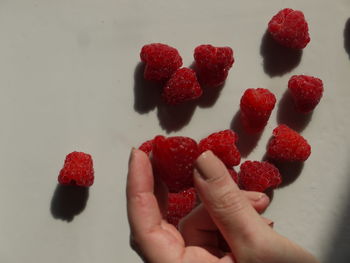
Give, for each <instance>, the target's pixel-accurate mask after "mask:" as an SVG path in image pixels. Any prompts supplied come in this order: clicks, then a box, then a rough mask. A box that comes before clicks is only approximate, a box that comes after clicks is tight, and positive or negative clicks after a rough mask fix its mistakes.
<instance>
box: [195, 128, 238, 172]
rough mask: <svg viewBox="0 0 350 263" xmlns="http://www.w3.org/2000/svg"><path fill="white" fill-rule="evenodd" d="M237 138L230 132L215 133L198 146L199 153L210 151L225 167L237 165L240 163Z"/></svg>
mask: <svg viewBox="0 0 350 263" xmlns="http://www.w3.org/2000/svg"><path fill="white" fill-rule="evenodd" d="M237 140H238V136H237V135H236V134H235V133H234V132H233V131H232V130H224V131H220V132H215V133H213V134H211V135H209V136H208V137H207V138H204V139H203V140H201V141H200V142H199V144H198V147H199V151H200V152H201V153H202V152H205V151H207V150H211V151H212V152H213V153H214V154H215V155H216V156H217V157H218V158H219V159H220V160H221V161H222V162H223V163H224V164H225V165H226V166H227V167H232V166H235V165H238V164H239V163H240V161H241V154H240V153H239V151H238V149H237V146H236V142H237Z"/></svg>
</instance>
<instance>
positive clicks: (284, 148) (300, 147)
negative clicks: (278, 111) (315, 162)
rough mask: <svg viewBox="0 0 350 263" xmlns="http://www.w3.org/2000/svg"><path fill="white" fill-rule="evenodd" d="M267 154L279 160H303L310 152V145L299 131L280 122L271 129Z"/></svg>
mask: <svg viewBox="0 0 350 263" xmlns="http://www.w3.org/2000/svg"><path fill="white" fill-rule="evenodd" d="M267 154H268V156H269V157H270V158H272V159H275V160H279V161H291V162H293V161H305V160H307V158H309V156H310V154H311V146H310V145H309V143H308V142H307V141H306V140H305V139H304V138H303V137H302V136H301V135H300V134H299V133H297V132H296V131H294V130H292V129H291V128H289V127H288V126H287V125H284V124H282V125H279V126H278V127H277V128H275V129H274V130H273V137H272V138H271V140H270V142H269V144H268V148H267Z"/></svg>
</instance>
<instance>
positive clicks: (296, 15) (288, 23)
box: [268, 8, 310, 49]
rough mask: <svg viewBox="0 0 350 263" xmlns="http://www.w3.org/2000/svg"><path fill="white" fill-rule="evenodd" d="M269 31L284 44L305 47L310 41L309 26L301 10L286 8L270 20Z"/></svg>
mask: <svg viewBox="0 0 350 263" xmlns="http://www.w3.org/2000/svg"><path fill="white" fill-rule="evenodd" d="M268 31H269V32H270V34H271V35H272V37H273V38H274V39H275V40H276V41H277V42H278V43H280V44H281V45H282V46H285V47H288V48H294V49H303V48H305V47H306V45H307V44H308V43H309V42H310V36H309V28H308V24H307V22H306V20H305V17H304V14H303V13H302V12H301V11H298V10H293V9H290V8H285V9H283V10H281V11H279V12H278V13H277V14H276V15H275V16H274V17H272V19H271V20H270V22H269V25H268Z"/></svg>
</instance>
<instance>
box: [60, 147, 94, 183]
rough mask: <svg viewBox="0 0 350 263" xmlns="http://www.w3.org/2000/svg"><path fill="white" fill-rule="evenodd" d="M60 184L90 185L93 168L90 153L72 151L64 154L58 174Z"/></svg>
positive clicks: (92, 178) (92, 177)
mask: <svg viewBox="0 0 350 263" xmlns="http://www.w3.org/2000/svg"><path fill="white" fill-rule="evenodd" d="M58 182H59V183H60V184H62V185H77V186H85V187H88V186H91V185H92V184H93V183H94V168H93V162H92V158H91V155H90V154H87V153H83V152H72V153H70V154H68V155H67V156H66V160H65V161H64V166H63V168H62V169H61V171H60V174H59V176H58Z"/></svg>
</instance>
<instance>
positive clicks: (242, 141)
mask: <svg viewBox="0 0 350 263" xmlns="http://www.w3.org/2000/svg"><path fill="white" fill-rule="evenodd" d="M230 128H231V130H233V131H234V132H236V133H237V135H238V142H237V147H238V149H239V151H240V153H241V155H242V157H247V156H248V155H249V154H250V153H251V152H252V151H253V150H254V148H255V147H256V146H257V144H258V142H259V139H260V137H261V135H262V132H263V131H261V132H259V133H247V132H246V131H245V130H244V127H243V125H242V122H241V117H240V110H238V111H237V112H236V114H235V116H234V117H233V119H232V121H231V125H230Z"/></svg>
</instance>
